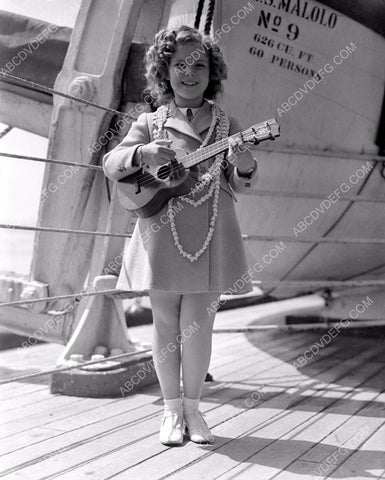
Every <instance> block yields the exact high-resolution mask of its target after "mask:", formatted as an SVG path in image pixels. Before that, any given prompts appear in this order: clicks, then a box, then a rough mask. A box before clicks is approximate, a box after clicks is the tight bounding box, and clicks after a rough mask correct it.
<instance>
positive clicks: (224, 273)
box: [103, 26, 257, 445]
mask: <svg viewBox="0 0 385 480" xmlns="http://www.w3.org/2000/svg"><path fill="white" fill-rule="evenodd" d="M146 68H147V70H146V80H147V86H148V92H149V93H150V94H151V96H152V97H153V99H154V100H155V101H156V104H157V105H159V108H158V109H157V111H156V112H154V113H143V114H141V115H140V116H139V118H138V119H137V121H136V122H134V123H133V125H132V127H131V129H130V131H129V132H128V134H127V136H126V137H125V138H124V140H123V141H122V143H120V144H119V145H118V146H117V147H116V148H114V149H113V150H112V151H110V152H109V153H108V154H107V155H105V157H104V161H103V164H104V171H105V174H106V175H107V177H109V178H110V179H113V180H120V179H122V178H123V177H125V176H127V175H130V174H132V173H134V172H136V171H137V170H138V169H140V168H142V167H143V166H146V165H149V166H155V165H162V164H165V163H168V162H170V161H172V160H175V157H176V153H175V151H174V149H175V148H182V149H183V150H184V151H185V152H187V153H191V152H194V151H196V150H197V149H198V148H200V147H205V146H206V145H209V144H211V143H214V142H215V141H217V140H220V139H222V138H226V137H228V136H230V135H233V134H234V133H237V132H239V131H241V128H240V125H239V124H238V122H237V121H236V120H235V119H234V118H231V117H228V116H227V115H226V114H225V113H224V112H223V111H222V110H221V109H220V108H219V107H218V106H217V105H216V103H215V102H214V99H215V98H216V96H217V95H218V94H219V93H220V92H221V91H222V80H223V79H225V78H226V76H227V73H226V65H225V63H224V60H223V56H222V53H221V51H220V49H219V47H218V46H217V45H215V44H214V43H213V41H211V40H210V38H209V37H206V36H202V35H201V34H200V33H199V32H198V31H197V30H195V29H193V28H190V27H187V26H181V27H179V28H177V29H176V30H162V31H160V32H159V33H158V34H157V35H156V36H155V42H154V44H153V45H152V46H151V47H150V48H149V50H148V52H147V55H146ZM191 117H192V118H191ZM229 144H230V148H229V153H228V155H227V161H226V154H224V153H223V154H219V155H217V156H216V157H213V158H210V159H208V160H206V161H205V162H203V163H202V164H200V165H199V167H193V168H192V170H193V173H194V174H195V175H196V176H197V178H198V183H197V184H196V187H194V188H193V189H192V190H191V192H190V193H189V194H187V195H185V196H183V197H178V198H173V199H172V200H170V201H169V202H168V205H165V206H164V207H163V208H162V209H161V210H160V212H159V213H157V214H156V215H153V216H152V217H150V218H139V219H138V221H137V223H136V226H135V230H134V233H133V236H132V239H131V241H130V242H129V243H128V245H127V247H126V249H125V252H124V261H123V265H122V270H121V273H120V276H119V280H118V284H117V288H118V289H121V290H136V291H138V290H143V291H148V292H149V296H150V300H151V306H152V312H153V319H154V328H153V357H154V362H155V369H156V372H157V376H158V378H159V383H160V387H161V390H162V394H163V397H164V415H163V418H162V423H161V427H160V434H159V437H160V441H161V442H162V443H163V444H165V445H180V444H182V443H183V433H184V427H186V432H188V434H189V437H190V439H191V440H192V441H193V442H197V443H212V439H213V436H212V435H211V432H210V430H209V428H208V426H207V424H206V422H205V421H204V419H203V418H202V414H201V413H200V411H199V408H198V405H199V399H200V395H201V390H202V387H203V383H204V380H205V376H206V373H207V370H208V367H209V362H210V356H211V337H212V329H213V323H214V317H215V315H213V314H212V312H213V311H215V310H216V309H215V305H218V303H217V302H218V299H219V296H220V294H221V292H224V291H226V290H227V289H228V288H230V287H233V286H234V284H235V282H236V281H237V279H239V278H240V277H241V276H242V275H243V274H244V273H245V272H247V264H246V259H245V252H244V248H243V243H242V238H241V234H240V230H239V225H238V222H237V218H236V215H235V209H234V193H233V192H244V191H247V190H248V189H250V187H251V186H252V185H253V183H254V182H255V181H256V169H257V164H256V160H255V159H254V158H253V157H252V156H251V154H250V152H249V151H248V150H247V149H242V153H239V152H238V153H237V154H236V155H235V147H238V146H240V145H241V144H242V142H241V141H240V140H237V141H235V140H234V139H231V140H229ZM238 150H239V149H238ZM232 290H234V289H232ZM251 290H252V288H251V285H250V284H248V285H246V286H245V287H244V288H243V289H242V290H238V291H237V292H236V293H238V294H241V293H246V292H249V291H251ZM180 366H182V380H183V399H181V391H180Z"/></svg>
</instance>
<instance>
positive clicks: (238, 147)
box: [227, 137, 247, 163]
mask: <svg viewBox="0 0 385 480" xmlns="http://www.w3.org/2000/svg"><path fill="white" fill-rule="evenodd" d="M246 150H247V148H246V147H245V145H244V143H243V142H242V139H241V137H229V153H228V154H227V158H228V160H229V161H230V162H231V163H234V162H235V161H236V159H237V156H238V154H239V153H243V152H245V151H246Z"/></svg>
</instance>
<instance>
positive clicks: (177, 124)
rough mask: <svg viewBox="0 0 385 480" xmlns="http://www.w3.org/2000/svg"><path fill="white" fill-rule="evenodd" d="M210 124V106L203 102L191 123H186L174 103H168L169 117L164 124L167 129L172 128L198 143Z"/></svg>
mask: <svg viewBox="0 0 385 480" xmlns="http://www.w3.org/2000/svg"><path fill="white" fill-rule="evenodd" d="M210 124H211V105H210V103H209V102H208V101H207V100H205V102H204V104H203V105H202V107H201V108H200V109H199V110H198V112H197V113H196V115H195V116H194V118H193V120H192V122H191V123H189V122H187V121H186V117H185V116H184V115H183V113H182V112H181V111H180V110H179V108H178V107H177V106H176V104H175V102H174V101H172V102H171V103H170V116H169V117H168V118H167V120H166V123H165V124H164V126H165V127H167V128H173V129H174V130H177V131H178V132H181V133H183V134H185V135H188V136H190V137H192V138H195V139H196V140H198V141H199V142H200V143H202V140H203V138H202V137H203V135H202V134H203V133H204V132H205V131H206V130H207V129H208V128H209V127H210Z"/></svg>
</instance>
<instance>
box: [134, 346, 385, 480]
mask: <svg viewBox="0 0 385 480" xmlns="http://www.w3.org/2000/svg"><path fill="white" fill-rule="evenodd" d="M379 350H380V348H379ZM371 354H372V352H370V354H369V355H371ZM365 356H368V354H367V353H366V352H364V353H363V354H362V356H361V357H360V358H358V357H357V358H355V359H354V362H355V363H354V364H353V363H352V361H351V360H347V361H346V362H345V365H342V364H341V365H339V370H340V372H338V371H337V370H338V369H333V370H332V371H331V372H330V373H331V375H341V373H342V372H345V373H344V375H343V376H342V377H339V378H344V376H347V377H350V375H351V372H352V371H353V369H354V367H357V365H359V364H360V362H361V361H362V359H364V358H365ZM380 368H381V365H379V366H378V369H380ZM328 373H329V372H327V374H328ZM368 375H372V371H370V372H366V373H364V372H363V373H362V375H361V374H360V375H359V376H357V377H355V378H356V381H357V384H358V385H359V384H360V381H361V380H362V378H366V376H368ZM360 377H361V378H360ZM337 378H338V377H337ZM342 395H345V396H346V395H349V392H345V394H343V393H342ZM282 397H283V398H282ZM284 397H285V395H283V396H282V395H281V396H278V397H276V398H275V399H273V401H272V402H267V404H266V402H264V403H262V405H261V407H260V408H259V409H257V411H256V412H254V418H253V417H252V414H251V413H250V412H245V413H244V414H241V415H240V416H239V417H238V418H237V426H236V429H235V430H236V431H235V432H234V424H233V422H232V424H231V429H229V428H227V427H226V425H224V426H223V428H224V431H225V432H226V431H227V432H230V431H231V436H232V437H235V436H236V435H237V433H236V432H237V431H238V432H239V430H238V429H240V431H242V427H241V426H240V424H241V423H243V424H244V431H243V434H241V436H240V437H239V438H235V439H233V440H232V439H230V438H228V439H227V440H228V441H227V442H226V443H225V444H224V445H223V446H222V447H220V448H219V449H215V454H221V455H223V456H221V460H220V462H218V458H217V457H216V455H215V454H214V455H207V456H206V457H205V458H204V459H202V458H199V459H197V460H196V461H195V463H194V464H193V463H192V464H191V466H188V465H187V466H185V467H184V468H183V469H182V470H181V472H180V473H182V472H184V474H185V475H186V476H187V477H188V478H191V479H198V478H202V479H205V478H207V479H209V478H217V476H218V477H219V476H220V475H222V474H223V473H225V472H226V470H229V472H228V474H225V475H223V477H222V476H220V478H224V479H225V478H226V479H227V478H228V479H230V478H237V479H238V478H239V479H245V480H246V479H249V478H258V480H265V479H270V478H276V477H275V476H276V475H277V474H278V473H280V471H281V470H282V469H284V468H285V467H287V465H289V464H290V463H291V461H292V460H293V456H294V458H295V455H297V454H298V447H301V446H302V444H301V443H298V444H297V443H296V442H290V441H285V436H287V435H289V433H291V431H292V430H293V429H295V428H297V426H298V425H302V424H304V423H305V422H307V421H309V419H311V418H312V417H314V415H315V414H316V413H317V410H322V409H324V408H325V406H324V405H323V402H322V403H318V404H317V403H315V404H314V405H312V406H310V405H309V402H308V398H307V397H306V396H305V395H304V394H303V392H301V390H300V391H299V398H300V399H301V397H302V399H301V400H300V401H299V402H298V403H297V404H294V405H293V400H294V399H295V397H296V395H294V396H293V398H284ZM286 397H290V396H288V395H286ZM277 400H280V404H281V408H277V409H276V411H277V412H276V415H275V416H273V417H272V416H271V413H272V412H271V410H274V404H276V403H277ZM295 401H296V400H294V402H295ZM327 401H329V402H333V401H336V399H334V400H333V398H328V399H327ZM287 402H289V403H287ZM269 403H270V404H271V406H270V405H268V404H269ZM277 407H278V405H277ZM260 415H262V418H263V417H264V416H265V419H264V420H263V422H264V423H265V425H264V423H263V422H262V424H258V421H259V418H260ZM250 424H251V425H253V426H252V428H250V427H249V428H247V426H250ZM256 424H257V425H258V428H256V426H255V425H256ZM214 433H215V434H216V435H217V430H215V429H214ZM255 452H257V453H255ZM214 470H215V476H212V477H210V476H208V473H207V472H213V471H214ZM130 472H131V470H130ZM205 472H206V473H205ZM178 473H179V472H178ZM170 478H174V476H171V477H170ZM175 478H176V477H175ZM277 478H280V477H279V476H278V477H277ZM285 478H286V477H285ZM293 478H294V477H293Z"/></svg>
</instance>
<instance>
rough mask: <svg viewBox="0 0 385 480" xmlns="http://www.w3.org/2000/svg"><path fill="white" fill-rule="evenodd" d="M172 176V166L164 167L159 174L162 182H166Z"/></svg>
mask: <svg viewBox="0 0 385 480" xmlns="http://www.w3.org/2000/svg"><path fill="white" fill-rule="evenodd" d="M170 174H171V166H170V165H162V166H161V167H160V169H159V170H158V172H157V174H156V175H157V177H158V178H160V179H161V180H165V179H166V178H168V177H169V176H170Z"/></svg>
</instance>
